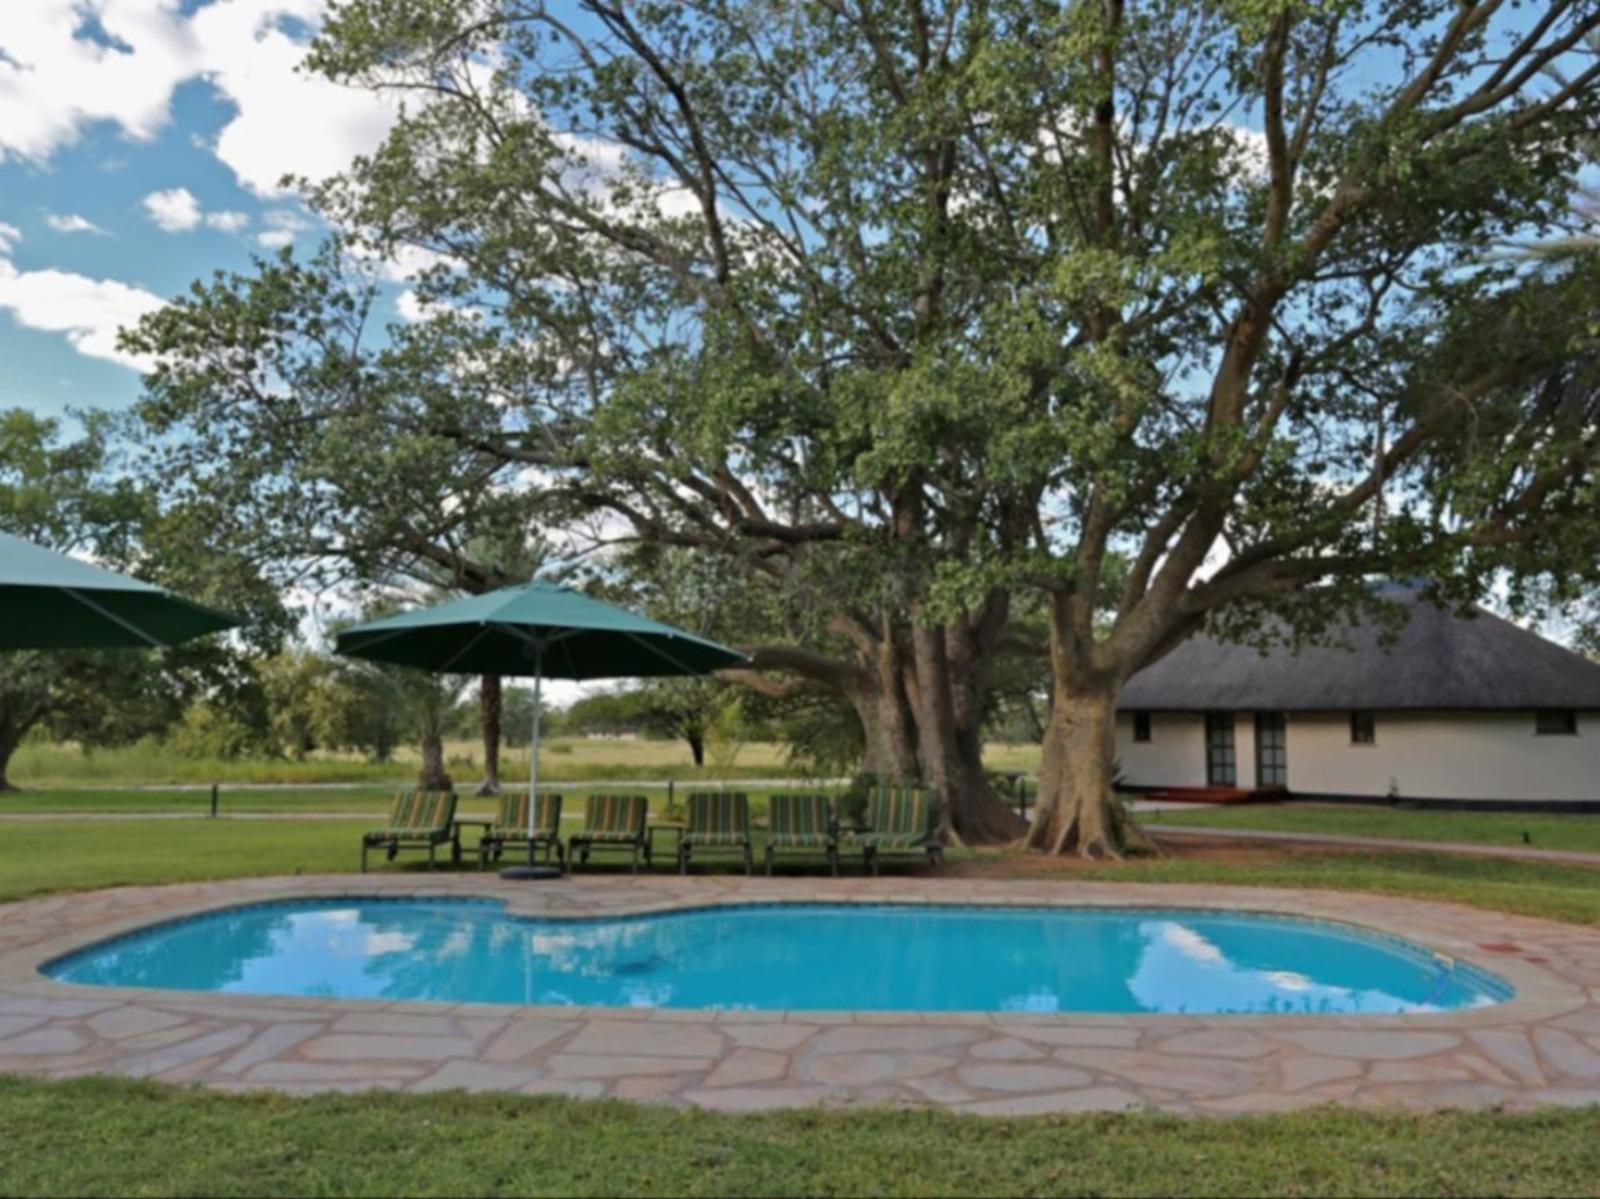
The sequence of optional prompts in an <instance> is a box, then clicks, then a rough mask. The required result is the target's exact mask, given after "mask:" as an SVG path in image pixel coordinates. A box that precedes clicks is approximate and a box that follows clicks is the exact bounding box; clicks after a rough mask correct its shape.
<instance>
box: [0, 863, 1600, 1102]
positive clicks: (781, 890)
mask: <svg viewBox="0 0 1600 1199" xmlns="http://www.w3.org/2000/svg"><path fill="white" fill-rule="evenodd" d="M355 895H390V896H394V895H429V896H435V895H436V896H465V895H474V896H489V897H495V898H500V899H503V900H505V901H506V903H507V905H508V908H509V909H510V910H511V911H514V912H519V913H524V914H529V915H541V914H542V915H566V916H604V915H608V914H617V913H623V912H648V911H665V910H672V909H681V908H684V907H692V906H697V905H704V904H710V903H728V902H739V901H752V902H773V901H806V900H809V901H827V902H867V903H870V902H881V901H888V900H892V901H894V902H897V903H906V902H912V903H974V902H977V903H987V904H998V905H1022V904H1028V905H1038V904H1047V905H1062V906H1069V905H1101V906H1127V905H1130V904H1149V905H1155V906H1163V907H1173V906H1197V907H1222V908H1232V909H1240V908H1245V909H1252V910H1275V911H1284V912H1292V913H1298V914H1301V915H1306V916H1312V917H1320V918H1327V919H1337V920H1344V921H1350V922H1356V923H1360V924H1363V925H1367V926H1371V927H1374V928H1377V929H1380V930H1384V931H1388V932H1391V933H1401V934H1404V935H1408V936H1410V937H1412V938H1414V939H1417V940H1419V941H1422V942H1423V943H1425V944H1427V945H1429V946H1432V947H1433V948H1435V949H1437V950H1439V951H1441V952H1444V953H1447V954H1450V955H1453V956H1455V957H1458V958H1462V959H1466V960H1469V961H1471V962H1473V963H1475V964H1478V965H1481V966H1483V967H1484V968H1487V969H1491V970H1493V971H1495V972H1496V973H1498V974H1499V975H1501V977H1503V978H1505V979H1507V980H1508V981H1510V982H1511V983H1512V984H1513V985H1514V986H1515V987H1516V989H1517V994H1516V996H1515V997H1514V998H1513V999H1511V1000H1510V1001H1508V1002H1505V1003H1502V1004H1497V1005H1492V1006H1488V1007H1483V1008H1478V1009H1474V1010H1470V1011H1462V1012H1451V1013H1432V1014H1418V1015H1403V1016H1328V1015H1318V1014H1305V1015H1274V1016H1231V1017H1229V1016H1209V1017H1206V1016H1182V1015H1163V1016H1126V1015H1093V1014H1066V1015H1039V1014H1002V1013H916V1012H851V1011H826V1012H735V1011H702V1010H670V1009H660V1010H644V1009H620V1008H571V1007H519V1006H510V1005H486V1004H470V1003H462V1004H453V1003H384V1002H369V1001H353V1000H318V999H302V998H285V997H271V996H251V995H236V994H230V995H223V994H212V993H190V992H177V991H155V990H132V989H113V988H98V987H78V986H67V985H64V984H59V983H55V982H52V981H50V980H48V979H46V978H44V977H43V976H41V975H40V974H39V973H38V967H39V965H40V964H41V963H42V962H45V961H47V960H49V959H51V958H53V957H56V956H58V955H59V954H61V953H63V952H66V951H69V950H71V949H74V948H77V947H81V946H83V945H86V944H89V943H92V942H94V941H97V940H99V939H101V938H104V937H106V936H110V935H114V934H117V933H121V932H125V931H128V930H131V929H134V928H138V927H141V926H143V925H145V924H148V923H150V922H151V921H155V920H160V919H164V918H172V917H178V916H183V915H189V914H194V913H198V912H203V911H206V910H214V909H218V908H224V907H229V906H235V905H238V904H241V903H253V902H260V901H267V900H276V899H293V898H308V897H339V896H355ZM0 1071H16V1072H23V1073H30V1074H36V1075H44V1076H50V1077H64V1076H69V1075H75V1074H86V1073H116V1074H124V1075H132V1076H135V1077H142V1078H155V1079H160V1080H165V1081H171V1082H201V1083H205V1084H207V1085H209V1086H215V1087H222V1088H229V1089H240V1088H263V1087H265V1088H275V1089H281V1090H287V1091H295V1092H301V1091H326V1090H346V1091H355V1090H365V1089H368V1088H374V1087H376V1088H385V1089H403V1090H408V1091H432V1090H440V1089H449V1088H466V1089H471V1090H478V1089H499V1090H511V1091H521V1092H524V1093H548V1092H557V1093H561V1094H568V1095H577V1096H601V1095H609V1096H614V1097H618V1098H629V1099H640V1100H649V1101H657V1102H664V1103H672V1104H694V1105H698V1106H702V1107H706V1108H713V1109H720V1110H729V1111H749V1110H756V1109H761V1108H770V1107H778V1106H792V1105H805V1104H813V1103H818V1102H826V1103H833V1104H860V1103H890V1104H897V1105H922V1104H937V1105H942V1106H946V1107H950V1108H953V1109H956V1110H960V1111H967V1112H977V1113H990V1114H1009V1115H1017V1114H1028V1113H1034V1112H1056V1111H1086V1110H1121V1109H1128V1108H1155V1109H1160V1110H1165V1111H1173V1112H1204V1113H1229V1112H1251V1111H1264V1110H1284V1109H1289V1108H1296V1107H1303V1106H1310V1105H1315V1104H1322V1103H1328V1102H1336V1103H1342V1104H1350V1105H1355V1106H1361V1107H1374V1106H1391V1105H1398V1106H1403V1107H1415V1108H1437V1107H1453V1106H1463V1107H1483V1106H1489V1105H1505V1106H1508V1107H1513V1108H1527V1107H1534V1106H1537V1105H1541V1104H1579V1103H1595V1102H1600V929H1592V928H1585V927H1579V926H1575V925H1565V924H1555V923H1550V922H1546V921H1539V920H1532V919H1527V918H1523V917H1514V916H1507V915H1498V914H1494V913H1489V912H1483V911H1478V910H1474V909H1469V908H1464V907H1459V906H1455V905H1449V904H1441V903H1431V902H1422V901H1414V900H1403V899H1396V898H1393V897H1390V896H1372V895H1344V894H1337V893H1330V892H1310V891H1291V890H1270V889H1264V888H1243V887H1197V886H1137V885H1129V884H1116V883H1084V882H1073V881H1066V882H1062V881H992V880H967V879H923V878H914V879H908V878H904V877H900V878H893V879H891V878H884V879H861V878H853V879H826V878H808V879H765V878H751V879H747V878H737V877H735V878H729V877H707V878H688V879H685V878H679V877H667V876H622V877H618V876H615V875H612V876H598V875H590V876H580V877H577V878H572V879H567V880H565V881H563V882H559V883H555V884H547V885H543V886H531V887H530V886H527V885H522V886H518V885H516V884H507V883H503V882H501V881H500V880H498V879H496V878H492V877H488V876H477V877H473V876H470V875H455V876H448V877H445V878H441V879H422V878H418V877H417V876H416V875H398V874H376V875H367V876H352V875H329V876H320V877H319V876H311V877H300V878H277V879H253V880H235V881H231V882H223V883H193V884H181V885H176V886H169V887H137V888H119V889H116V890H110V891H100V892H91V893H85V894H80V895H68V896H58V897H52V898H46V899H39V900H32V901H28V902H23V903H17V904H11V905H8V906H3V907H0Z"/></svg>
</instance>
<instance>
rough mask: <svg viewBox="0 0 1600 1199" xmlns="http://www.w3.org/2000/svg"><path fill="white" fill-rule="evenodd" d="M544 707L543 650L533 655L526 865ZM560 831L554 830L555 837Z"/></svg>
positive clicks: (530, 861)
mask: <svg viewBox="0 0 1600 1199" xmlns="http://www.w3.org/2000/svg"><path fill="white" fill-rule="evenodd" d="M543 707H544V649H543V648H542V647H541V648H539V649H536V650H534V653H533V737H532V739H530V740H529V742H528V865H530V866H532V865H533V807H534V804H535V803H536V802H537V801H538V795H539V716H540V709H542V708H543ZM560 835H561V830H560V829H557V830H556V836H558V837H559V836H560Z"/></svg>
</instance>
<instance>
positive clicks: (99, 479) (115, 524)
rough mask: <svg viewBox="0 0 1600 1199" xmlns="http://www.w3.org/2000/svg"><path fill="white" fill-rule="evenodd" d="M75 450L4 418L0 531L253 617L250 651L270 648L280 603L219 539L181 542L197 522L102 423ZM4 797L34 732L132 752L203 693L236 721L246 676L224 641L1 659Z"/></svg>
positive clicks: (52, 424)
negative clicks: (13, 762) (215, 543)
mask: <svg viewBox="0 0 1600 1199" xmlns="http://www.w3.org/2000/svg"><path fill="white" fill-rule="evenodd" d="M80 423H81V425H82V430H81V433H80V435H79V436H78V437H77V438H76V439H68V438H66V437H65V436H64V435H63V431H62V429H61V427H60V425H59V423H58V422H56V421H53V420H47V419H44V418H41V417H38V416H35V415H33V414H32V413H29V412H27V411H25V410H22V409H10V410H4V411H0V529H3V530H4V531H6V532H9V533H13V534H15V535H17V536H21V537H24V538H27V539H30V540H32V541H35V542H37V543H39V544H43V545H47V546H50V547H51V548H54V549H58V550H62V551H65V552H73V553H80V554H88V555H92V556H95V557H97V558H98V559H100V560H102V561H106V562H108V563H109V564H111V565H113V566H116V567H119V568H121V569H124V570H128V571H131V572H132V573H134V574H138V575H141V576H143V577H147V578H150V579H152V580H153V581H156V582H159V583H162V584H165V585H168V586H177V587H179V588H181V589H182V590H184V592H185V593H186V594H189V595H192V596H194V597H195V598H196V599H199V600H201V601H202V602H210V603H212V604H214V605H215V606H217V607H220V608H224V609H231V610H237V611H241V612H247V613H254V615H256V616H257V617H258V618H259V622H258V623H257V625H256V626H255V627H254V628H252V629H251V630H250V633H249V638H250V640H251V642H252V643H253V644H254V645H255V646H256V647H257V648H261V647H265V646H269V645H271V644H272V642H273V640H274V639H275V637H276V636H278V635H279V634H280V633H281V631H282V627H283V622H282V608H281V606H280V605H279V604H278V601H277V597H276V596H275V595H273V594H270V593H269V592H267V591H266V590H265V589H264V588H263V587H262V585H261V581H260V579H259V577H258V576H256V575H254V574H253V573H252V572H251V571H250V570H249V569H248V568H247V567H246V566H244V565H243V564H242V562H241V561H240V560H239V559H237V558H236V557H233V556H230V555H229V554H226V553H223V552H218V551H214V550H211V549H209V548H207V547H208V546H210V545H211V544H212V543H211V542H210V541H209V539H191V538H189V537H187V536H179V535H178V534H179V533H180V531H181V530H183V529H184V528H186V527H187V525H188V522H189V520H190V519H191V516H192V514H190V513H188V512H186V511H185V510H183V509H182V508H181V507H180V506H177V505H174V504H171V503H167V502H165V497H164V496H163V495H162V494H160V493H159V492H158V490H157V486H156V484H155V482H154V481H153V480H149V479H144V478H141V477H140V476H138V475H137V474H136V473H134V472H130V471H129V470H128V469H127V463H126V462H125V461H124V460H123V458H122V457H121V456H120V455H119V454H118V453H117V452H116V451H115V449H114V437H113V434H114V432H115V430H114V429H113V422H112V420H111V418H109V417H108V416H106V415H105V414H103V413H101V414H96V413H88V414H84V415H82V417H81V418H80ZM0 659H3V660H0V789H3V787H4V786H5V782H6V764H7V762H8V761H9V759H10V758H11V755H12V753H13V752H14V750H15V749H16V747H17V745H18V744H19V742H20V741H21V740H22V738H23V737H25V736H26V735H27V734H28V732H29V731H30V730H32V729H34V728H39V727H44V728H48V729H49V731H50V732H51V734H52V735H54V736H56V737H61V738H70V739H72V740H74V741H76V742H78V743H79V744H80V745H81V746H84V747H85V748H89V749H93V748H97V747H104V746H115V745H127V744H130V743H132V742H135V741H137V740H139V739H140V738H142V737H147V736H150V735H153V734H155V733H158V732H161V731H164V730H165V729H166V728H168V727H169V726H170V725H171V724H172V722H173V721H175V720H176V719H177V718H178V716H179V715H180V713H181V712H182V711H183V708H184V706H185V704H186V703H189V702H190V701H192V700H194V699H195V698H196V697H198V696H200V695H202V694H204V695H207V696H208V697H209V702H211V703H213V704H216V705H218V706H220V707H226V708H227V709H228V710H229V712H230V713H231V714H230V716H229V717H228V720H229V721H234V722H237V721H241V720H244V719H245V718H244V717H243V716H241V715H240V713H242V712H245V711H247V710H248V709H249V708H250V706H251V705H250V700H251V698H252V697H251V694H250V690H251V688H250V677H251V676H250V671H249V669H248V667H247V666H246V665H245V664H244V661H243V657H242V655H241V653H240V652H239V650H238V649H237V648H236V647H235V646H234V645H230V644H229V643H228V642H226V641H224V640H222V639H220V638H207V639H204V640H203V641H201V642H197V643H193V644H191V645H188V646H184V647H181V648H179V649H177V650H172V651H166V652H163V653H159V654H157V653H154V652H141V651H116V652H111V651H95V652H89V651H64V652H51V653H41V652H21V653H7V654H4V655H0Z"/></svg>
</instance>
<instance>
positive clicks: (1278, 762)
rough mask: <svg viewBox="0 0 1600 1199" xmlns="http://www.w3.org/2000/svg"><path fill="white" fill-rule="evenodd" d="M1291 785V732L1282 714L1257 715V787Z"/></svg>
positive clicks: (1263, 713) (1267, 713)
mask: <svg viewBox="0 0 1600 1199" xmlns="http://www.w3.org/2000/svg"><path fill="white" fill-rule="evenodd" d="M1288 785H1289V732H1288V724H1287V722H1286V721H1285V720H1284V716H1283V713H1282V712H1257V713H1256V786H1258V787H1287V786H1288Z"/></svg>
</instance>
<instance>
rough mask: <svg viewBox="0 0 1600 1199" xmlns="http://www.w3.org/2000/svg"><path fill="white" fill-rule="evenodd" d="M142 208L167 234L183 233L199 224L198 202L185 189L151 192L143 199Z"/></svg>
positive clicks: (177, 188)
mask: <svg viewBox="0 0 1600 1199" xmlns="http://www.w3.org/2000/svg"><path fill="white" fill-rule="evenodd" d="M144 208H145V211H146V212H148V213H149V214H150V219H151V220H152V221H154V222H155V223H156V224H157V225H158V226H160V227H161V228H162V229H165V230H166V231H167V232H168V233H183V232H185V231H187V230H189V229H193V228H194V227H195V226H196V225H198V224H199V223H200V201H198V200H196V199H195V198H194V193H193V192H191V191H190V190H189V189H188V188H186V187H174V188H169V189H168V190H167V191H161V192H151V193H150V194H149V195H148V196H146V197H145V198H144Z"/></svg>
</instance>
